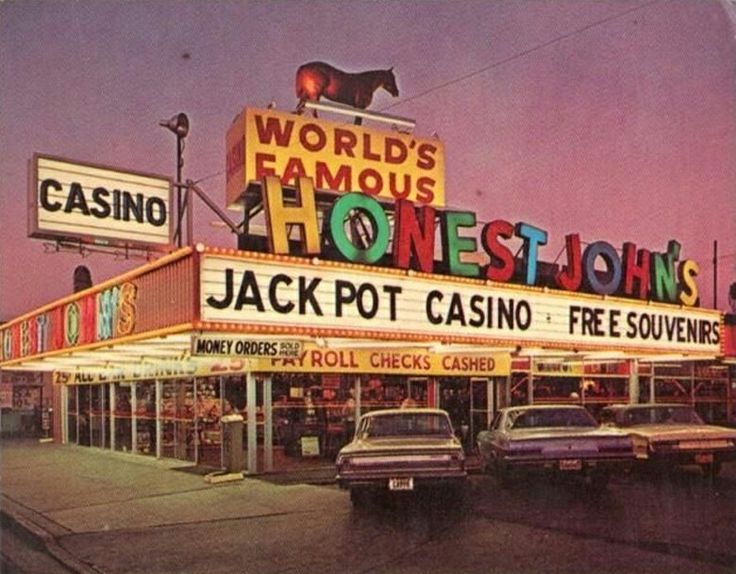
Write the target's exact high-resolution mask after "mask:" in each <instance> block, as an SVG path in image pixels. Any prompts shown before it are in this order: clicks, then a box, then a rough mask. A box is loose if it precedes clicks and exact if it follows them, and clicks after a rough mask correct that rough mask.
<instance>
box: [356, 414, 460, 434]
mask: <svg viewBox="0 0 736 574" xmlns="http://www.w3.org/2000/svg"><path fill="white" fill-rule="evenodd" d="M429 435H440V436H451V435H452V429H451V427H450V422H449V420H448V419H447V417H446V416H444V415H442V414H438V413H401V414H395V415H379V416H373V417H368V418H367V419H366V421H365V425H364V427H363V436H364V437H371V438H375V437H391V436H429Z"/></svg>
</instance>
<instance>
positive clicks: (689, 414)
mask: <svg viewBox="0 0 736 574" xmlns="http://www.w3.org/2000/svg"><path fill="white" fill-rule="evenodd" d="M622 422H623V425H624V426H631V425H647V424H650V425H661V424H703V421H702V419H701V418H700V417H699V416H698V414H697V413H696V412H695V410H694V409H692V408H690V407H664V406H662V407H647V408H636V409H631V410H629V411H626V412H625V413H624V416H623V421H622Z"/></svg>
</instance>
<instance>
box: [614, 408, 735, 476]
mask: <svg viewBox="0 0 736 574" xmlns="http://www.w3.org/2000/svg"><path fill="white" fill-rule="evenodd" d="M600 421H601V423H602V424H604V425H611V426H615V427H618V428H620V429H622V430H624V431H626V432H627V433H629V434H630V435H631V436H632V437H635V439H639V440H643V441H644V442H645V444H646V447H647V454H648V463H649V464H650V465H651V466H655V467H658V468H668V467H673V466H679V465H682V466H685V465H698V466H700V468H701V469H702V471H703V474H705V475H706V476H713V477H715V476H717V475H718V473H719V472H720V471H721V464H722V463H723V462H726V461H730V460H736V429H730V428H726V427H720V426H715V425H709V424H706V423H704V422H703V419H701V418H700V416H698V413H697V412H696V411H695V409H694V408H693V407H692V406H690V405H682V404H664V403H662V404H634V405H611V406H607V407H604V408H603V409H602V410H601V413H600Z"/></svg>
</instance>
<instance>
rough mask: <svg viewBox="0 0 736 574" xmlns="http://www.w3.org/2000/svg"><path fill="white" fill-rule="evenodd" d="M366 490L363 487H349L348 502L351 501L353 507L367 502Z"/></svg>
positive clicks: (359, 506) (358, 506)
mask: <svg viewBox="0 0 736 574" xmlns="http://www.w3.org/2000/svg"><path fill="white" fill-rule="evenodd" d="M368 494H369V493H368V491H366V490H365V489H364V488H351V489H350V502H352V504H353V506H354V507H355V508H361V507H363V506H365V505H366V504H367V502H368Z"/></svg>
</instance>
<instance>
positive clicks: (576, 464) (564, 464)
mask: <svg viewBox="0 0 736 574" xmlns="http://www.w3.org/2000/svg"><path fill="white" fill-rule="evenodd" d="M560 470H583V461H582V460H580V459H579V458H565V459H562V460H561V461H560Z"/></svg>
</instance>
